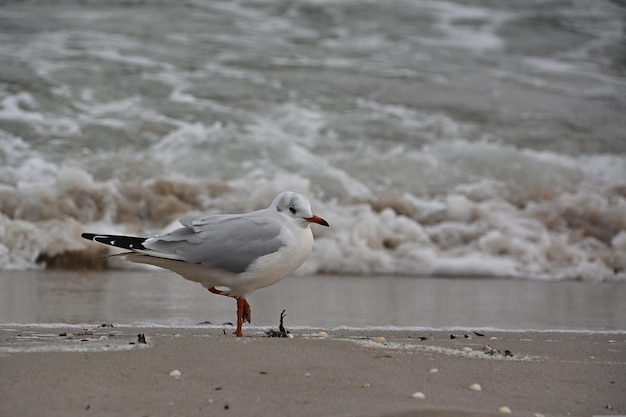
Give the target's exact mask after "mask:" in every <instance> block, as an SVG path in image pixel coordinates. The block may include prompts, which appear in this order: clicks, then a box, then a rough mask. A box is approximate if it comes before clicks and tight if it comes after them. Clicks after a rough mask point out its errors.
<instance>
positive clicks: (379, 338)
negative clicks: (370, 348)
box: [372, 336, 386, 344]
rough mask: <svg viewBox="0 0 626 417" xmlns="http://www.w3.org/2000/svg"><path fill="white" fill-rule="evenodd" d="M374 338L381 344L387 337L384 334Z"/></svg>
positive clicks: (375, 341)
mask: <svg viewBox="0 0 626 417" xmlns="http://www.w3.org/2000/svg"><path fill="white" fill-rule="evenodd" d="M372 340H373V341H374V343H380V344H383V343H385V342H386V340H385V338H384V337H382V336H379V337H375V338H373V339H372Z"/></svg>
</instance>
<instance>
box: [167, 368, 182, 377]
mask: <svg viewBox="0 0 626 417" xmlns="http://www.w3.org/2000/svg"><path fill="white" fill-rule="evenodd" d="M182 375H183V374H182V373H181V372H180V371H179V370H178V369H174V370H173V371H172V372H170V376H171V377H173V378H177V379H178V378H180V377H181V376H182Z"/></svg>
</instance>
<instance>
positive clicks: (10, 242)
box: [0, 168, 626, 280]
mask: <svg viewBox="0 0 626 417" xmlns="http://www.w3.org/2000/svg"><path fill="white" fill-rule="evenodd" d="M490 187H493V184H491V183H485V184H482V185H480V184H476V185H475V186H474V187H458V189H457V190H454V191H452V192H450V193H448V194H445V195H434V196H416V195H413V194H410V193H404V194H394V193H387V194H382V195H379V196H377V197H374V198H371V199H347V200H343V201H340V200H338V199H323V198H321V197H320V193H319V192H317V191H316V190H315V187H314V186H313V185H312V184H311V183H310V181H309V180H307V179H306V178H304V177H297V176H296V177H294V176H286V175H285V176H282V177H281V176H278V177H275V178H272V179H270V180H268V179H266V178H256V179H254V178H248V179H247V180H246V181H242V180H239V181H233V182H224V181H206V180H204V181H202V180H183V179H171V178H154V179H150V180H144V181H140V182H123V183H119V182H116V181H109V182H99V181H96V180H94V179H93V178H92V177H91V176H90V175H89V174H88V173H87V172H84V171H81V170H78V169H75V168H64V169H59V170H58V172H56V173H55V175H54V176H53V177H52V179H51V181H50V182H48V183H46V184H43V185H40V186H35V185H32V184H30V185H23V184H18V185H16V186H14V187H9V186H4V187H2V188H1V189H0V212H1V213H2V214H0V230H1V231H2V233H0V236H1V237H0V268H2V269H29V268H46V267H47V268H61V267H62V268H106V267H108V266H109V264H108V260H107V258H105V256H106V255H107V254H108V249H107V248H105V247H103V246H101V245H95V244H92V243H91V242H88V241H85V240H83V239H81V238H80V234H81V233H82V232H84V231H92V232H98V233H129V234H135V235H144V234H155V233H159V232H160V231H163V230H165V229H166V228H167V227H168V226H169V227H170V228H171V227H172V226H171V224H175V221H176V219H177V218H180V217H182V216H183V215H185V214H187V213H188V212H195V213H197V214H200V213H206V212H210V213H218V212H245V211H251V210H255V209H259V208H262V207H265V206H266V205H267V202H268V201H271V199H272V197H273V196H274V195H275V194H276V193H277V192H279V191H282V190H284V189H294V190H295V191H298V192H303V193H305V194H308V195H310V196H312V200H313V205H314V207H315V210H316V212H318V213H319V214H320V215H321V216H323V217H324V218H326V219H327V220H328V221H329V222H330V224H331V225H332V227H331V228H329V229H328V230H326V229H324V230H317V229H316V230H314V234H315V235H316V241H315V248H314V251H313V254H312V255H311V257H310V259H309V261H308V262H307V263H306V264H305V265H304V266H303V267H302V268H301V269H300V270H299V271H298V273H299V274H312V273H333V274H390V275H446V276H494V277H496V276H499V277H518V278H537V279H583V280H623V279H626V231H625V230H626V190H625V189H623V188H610V189H606V190H603V191H600V190H596V189H580V190H577V191H569V192H565V191H563V192H559V191H555V190H537V192H536V194H535V195H533V196H531V198H530V199H527V200H525V202H521V201H516V200H515V199H509V200H506V199H503V198H502V197H500V196H499V195H498V194H494V193H490V192H489V188H490ZM115 266H116V267H117V266H119V264H115Z"/></svg>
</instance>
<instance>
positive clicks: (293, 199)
mask: <svg viewBox="0 0 626 417" xmlns="http://www.w3.org/2000/svg"><path fill="white" fill-rule="evenodd" d="M270 209H274V210H276V211H278V212H279V213H280V214H282V215H283V216H285V217H288V218H292V219H294V220H296V221H299V222H301V223H302V225H303V226H308V225H310V224H311V223H317V224H319V225H322V226H327V227H328V222H327V221H326V220H324V219H322V218H321V217H319V216H316V215H314V214H313V212H312V211H311V203H310V202H309V199H308V198H306V197H305V196H303V195H301V194H298V193H294V192H292V191H283V192H282V193H280V194H278V195H277V196H276V198H274V201H272V204H270Z"/></svg>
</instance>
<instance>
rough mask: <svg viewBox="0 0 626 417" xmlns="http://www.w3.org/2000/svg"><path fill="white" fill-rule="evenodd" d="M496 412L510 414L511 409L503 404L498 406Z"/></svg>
mask: <svg viewBox="0 0 626 417" xmlns="http://www.w3.org/2000/svg"><path fill="white" fill-rule="evenodd" d="M498 412H499V413H502V414H511V409H510V408H509V407H507V406H506V405H503V406H502V407H500V408H498Z"/></svg>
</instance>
